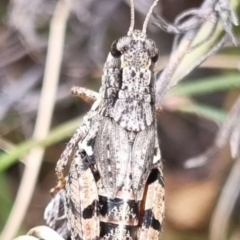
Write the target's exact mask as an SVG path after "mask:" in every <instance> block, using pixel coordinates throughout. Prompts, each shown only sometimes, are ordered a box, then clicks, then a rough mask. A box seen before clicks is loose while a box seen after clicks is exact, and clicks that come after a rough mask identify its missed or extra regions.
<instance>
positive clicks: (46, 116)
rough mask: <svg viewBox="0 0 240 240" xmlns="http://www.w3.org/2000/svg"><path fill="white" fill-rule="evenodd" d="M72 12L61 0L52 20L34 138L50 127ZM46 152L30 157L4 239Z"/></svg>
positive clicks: (10, 235)
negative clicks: (67, 28)
mask: <svg viewBox="0 0 240 240" xmlns="http://www.w3.org/2000/svg"><path fill="white" fill-rule="evenodd" d="M69 12H70V9H69V6H68V4H67V2H66V1H65V0H62V1H59V2H58V3H57V5H56V9H55V12H54V16H53V18H52V20H51V26H50V36H49V48H48V53H47V59H46V69H45V74H44V79H43V87H42V93H41V101H40V105H39V109H38V114H37V120H36V125H35V129H34V133H33V137H32V138H33V139H34V140H36V139H43V138H45V137H46V136H47V134H48V132H49V129H50V124H51V119H52V113H53V108H54V100H55V96H56V91H57V86H58V80H59V74H60V69H61V62H62V54H63V44H64V36H65V29H66V23H67V19H68V15H69ZM44 152H45V151H44V149H43V148H41V147H38V148H35V149H33V150H32V151H31V152H30V153H29V155H28V157H27V161H26V168H25V170H24V174H23V178H22V181H21V184H20V187H19V191H18V194H17V197H16V200H15V203H14V206H13V209H12V211H11V213H10V216H9V218H8V221H7V223H6V225H5V227H4V230H3V232H2V235H1V239H4V240H10V239H12V238H13V236H14V235H15V234H16V232H17V231H18V229H19V227H20V225H21V223H22V220H23V218H24V216H25V214H26V211H27V208H28V206H29V203H30V200H31V197H32V194H33V191H34V188H35V184H36V180H37V177H38V173H39V170H40V166H41V163H42V158H43V155H44Z"/></svg>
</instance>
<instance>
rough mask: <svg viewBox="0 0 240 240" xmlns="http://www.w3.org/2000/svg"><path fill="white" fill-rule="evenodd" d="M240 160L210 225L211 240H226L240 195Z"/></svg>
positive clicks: (231, 174)
mask: <svg viewBox="0 0 240 240" xmlns="http://www.w3.org/2000/svg"><path fill="white" fill-rule="evenodd" d="M239 172H240V158H238V159H237V160H236V161H235V163H234V165H233V167H232V170H231V172H230V174H229V176H228V178H227V181H226V183H225V185H224V186H223V189H222V192H221V194H220V197H219V200H218V203H217V206H216V208H215V210H214V212H213V215H212V219H211V225H210V240H226V239H228V237H227V233H228V228H229V224H230V217H231V214H232V212H233V209H234V206H235V204H236V201H237V199H238V196H239V194H240V188H239V186H240V174H239Z"/></svg>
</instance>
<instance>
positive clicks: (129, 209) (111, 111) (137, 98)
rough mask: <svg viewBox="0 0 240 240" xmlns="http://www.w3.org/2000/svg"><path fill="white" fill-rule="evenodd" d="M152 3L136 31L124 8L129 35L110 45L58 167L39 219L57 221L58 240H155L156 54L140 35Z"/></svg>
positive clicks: (158, 174)
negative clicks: (52, 193)
mask: <svg viewBox="0 0 240 240" xmlns="http://www.w3.org/2000/svg"><path fill="white" fill-rule="evenodd" d="M157 3H158V0H155V1H154V3H153V4H152V6H151V7H150V10H149V12H148V14H147V16H146V19H145V21H144V24H143V28H142V30H135V29H134V3H133V0H131V1H130V6H131V24H130V28H129V31H128V33H127V35H126V36H124V37H121V38H119V39H118V40H116V41H114V42H113V44H112V46H111V50H110V52H109V54H108V57H107V60H106V62H105V65H104V68H103V75H102V86H101V88H100V91H99V96H98V97H96V98H94V100H95V101H94V103H93V105H92V107H91V110H90V111H89V112H88V114H87V115H86V116H85V117H84V120H83V123H82V125H81V126H80V127H79V128H78V129H77V131H76V132H75V134H74V135H73V137H72V138H71V140H70V142H69V143H68V145H67V147H66V149H65V150H64V152H63V153H62V155H61V157H60V159H59V160H58V162H57V166H56V174H57V177H58V181H59V184H58V186H57V189H61V190H60V191H59V192H58V193H57V194H56V195H55V197H54V199H53V200H52V203H51V206H52V207H51V206H49V207H48V208H47V209H46V211H45V219H46V221H47V223H48V224H49V225H50V226H51V227H53V228H54V229H56V230H59V227H57V225H58V223H59V219H61V220H63V221H64V224H63V223H62V226H65V224H66V225H67V233H66V232H64V233H65V235H64V236H65V237H66V236H68V234H69V235H70V236H71V239H73V240H80V239H84V240H95V239H114V240H115V239H116V240H117V239H119V240H120V239H132V240H133V239H134V240H135V239H139V240H143V239H144V240H146V239H148V240H156V239H158V238H159V236H160V233H161V231H162V224H163V217H164V181H163V174H162V161H161V155H160V149H159V143H158V138H157V128H156V115H155V91H156V89H155V73H154V65H155V63H156V61H157V59H158V49H157V47H156V44H155V42H154V41H153V40H151V39H149V38H148V37H147V34H146V31H147V25H148V22H149V19H150V17H151V14H152V12H153V9H154V7H155V6H156V5H157ZM75 94H76V93H75ZM86 95H87V96H88V94H87V93H86ZM91 97H92V98H93V96H90V95H89V96H88V99H89V98H90V99H91ZM69 160H71V166H70V170H69V173H68V177H67V179H65V178H64V175H63V170H64V168H65V166H66V165H67V162H68V161H69ZM56 202H59V204H60V205H61V209H64V213H62V216H61V217H59V215H60V214H53V213H54V211H56V209H54V207H53V206H54V204H53V203H56ZM58 217H59V219H57V218H58ZM51 223H52V224H51ZM61 231H62V232H63V230H62V229H61ZM61 231H60V230H59V232H60V234H61Z"/></svg>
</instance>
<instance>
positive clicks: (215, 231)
mask: <svg viewBox="0 0 240 240" xmlns="http://www.w3.org/2000/svg"><path fill="white" fill-rule="evenodd" d="M151 2H152V1H144V0H135V9H136V28H139V29H141V27H142V23H143V20H144V16H145V15H146V13H147V11H148V9H149V6H150V4H151ZM68 4H69V5H67V4H66V5H61V2H60V1H56V0H34V1H32V0H12V1H8V0H1V2H0V19H1V22H0V120H1V124H0V151H1V153H2V154H1V156H0V203H1V204H0V231H3V233H2V234H3V235H2V236H10V235H11V234H10V235H8V234H9V232H10V233H14V231H18V233H20V232H25V231H26V230H28V229H30V228H31V227H34V226H37V225H41V224H44V222H43V219H42V215H43V211H44V207H45V206H46V204H47V203H48V201H49V200H50V198H51V197H50V194H49V190H50V188H52V187H53V186H54V185H55V181H56V179H55V173H54V167H55V163H56V161H57V159H58V158H59V156H60V154H61V152H62V151H63V149H64V147H65V144H66V143H67V142H68V140H69V138H70V136H71V135H72V133H73V132H74V130H75V129H76V127H77V126H78V125H79V124H80V123H81V118H82V117H83V116H84V114H85V113H86V112H87V111H88V109H89V105H87V104H86V103H84V102H83V101H81V100H79V99H74V98H73V97H71V95H70V88H71V87H72V86H74V85H78V86H84V87H87V88H90V89H93V90H95V91H98V89H99V87H100V84H101V74H102V67H103V64H104V61H105V59H106V56H107V54H108V51H109V46H110V44H111V42H112V41H113V40H114V39H116V38H118V37H120V36H123V35H125V34H126V33H127V30H128V27H129V19H130V12H129V4H128V1H122V0H121V1H120V0H114V1H111V0H101V1H99V0H98V1H97V0H87V1H85V0H82V1H78V0H72V1H68ZM200 5H201V1H200V0H196V1H191V0H172V1H166V0H162V1H160V2H159V3H158V6H157V9H156V13H157V14H159V15H161V16H162V17H164V19H167V20H168V21H169V22H173V21H174V19H175V17H176V16H177V15H178V14H180V13H181V12H183V11H184V10H186V9H190V8H193V7H199V6H200ZM238 5H239V1H235V5H234V7H235V9H234V11H236V13H237V15H238V16H239V10H238V8H237V7H238ZM57 8H58V9H57ZM152 22H154V19H152ZM148 34H149V36H150V37H151V38H152V39H154V40H155V41H156V44H157V46H158V47H159V49H160V60H159V63H158V65H157V69H158V71H160V70H161V69H162V68H164V66H165V64H166V62H167V60H168V57H169V53H170V52H171V46H172V41H173V35H171V34H167V33H165V32H164V31H161V30H159V28H157V27H156V26H154V25H153V24H149V27H148ZM235 34H236V40H237V42H238V43H239V29H238V28H236V29H235ZM239 66H240V49H239V47H238V48H236V47H234V46H232V44H231V42H230V41H229V42H228V43H227V47H226V48H225V49H223V50H222V51H221V52H220V53H218V54H217V55H214V56H212V57H210V58H209V59H208V61H207V62H205V63H204V64H203V65H202V66H201V67H200V68H198V69H196V70H194V71H193V72H192V73H191V74H190V75H188V76H187V77H186V78H185V79H184V81H183V82H181V83H179V84H178V85H177V86H176V87H174V88H172V90H171V91H169V92H168V93H167V95H166V96H165V98H164V99H163V101H162V108H163V110H162V112H161V114H160V115H158V134H159V141H160V147H161V151H162V157H163V159H164V173H165V179H166V219H165V226H164V234H163V237H162V239H163V240H173V239H174V240H188V239H190V240H205V239H211V240H221V239H223V240H224V239H231V240H235V239H240V231H239V229H240V228H239V220H240V216H239V212H240V209H239V207H240V199H239V191H240V188H239V186H240V166H239V165H240V159H239V151H240V140H239V139H240V127H239V124H238V123H239V119H240V103H239V102H240V100H239V93H240V74H239ZM43 80H45V81H43ZM55 95H56V97H55ZM39 106H41V107H39ZM233 106H234V107H233ZM39 109H40V110H39ZM228 113H230V115H228ZM39 116H42V117H39ZM229 139H230V146H232V148H231V150H232V151H231V153H232V155H231V154H230V151H229V144H228V143H229V141H228V140H229ZM199 154H200V155H199ZM202 154H203V155H202ZM196 156H197V158H196ZM233 159H234V161H233ZM186 160H188V161H187V164H186ZM20 183H21V185H20ZM32 190H33V191H32ZM31 195H32V197H31ZM16 196H17V197H16ZM16 199H17V201H16V202H15V200H16ZM14 202H15V204H14ZM11 210H14V213H13V212H12V214H11V215H10V211H11ZM24 212H26V214H24V215H23V216H22V215H21V214H22V213H24ZM9 216H10V218H8V217H9ZM22 217H23V218H22ZM7 219H9V220H8V224H10V225H7V224H6V223H7ZM19 224H20V226H19ZM6 225H7V226H6ZM4 226H5V227H4ZM9 226H10V228H9ZM19 227H20V230H19ZM9 229H10V231H9ZM5 234H6V235H5ZM3 240H5V239H3ZM6 240H8V239H7V237H6Z"/></svg>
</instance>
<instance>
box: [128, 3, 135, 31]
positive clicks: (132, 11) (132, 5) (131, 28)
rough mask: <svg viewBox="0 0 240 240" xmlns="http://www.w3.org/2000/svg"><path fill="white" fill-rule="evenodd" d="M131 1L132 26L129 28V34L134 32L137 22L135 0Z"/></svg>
mask: <svg viewBox="0 0 240 240" xmlns="http://www.w3.org/2000/svg"><path fill="white" fill-rule="evenodd" d="M129 3H130V13H131V21H130V27H129V30H128V35H129V34H131V33H132V32H133V29H134V22H135V11H134V0H129Z"/></svg>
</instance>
